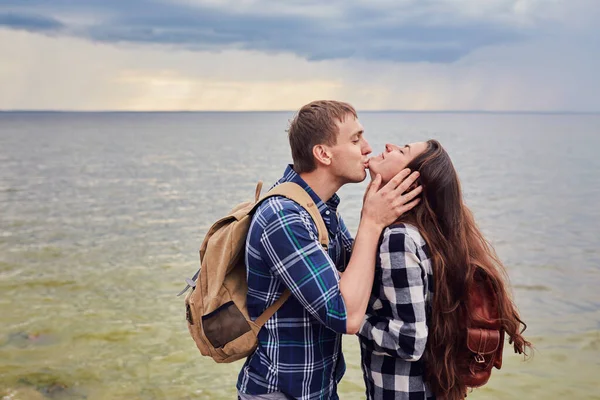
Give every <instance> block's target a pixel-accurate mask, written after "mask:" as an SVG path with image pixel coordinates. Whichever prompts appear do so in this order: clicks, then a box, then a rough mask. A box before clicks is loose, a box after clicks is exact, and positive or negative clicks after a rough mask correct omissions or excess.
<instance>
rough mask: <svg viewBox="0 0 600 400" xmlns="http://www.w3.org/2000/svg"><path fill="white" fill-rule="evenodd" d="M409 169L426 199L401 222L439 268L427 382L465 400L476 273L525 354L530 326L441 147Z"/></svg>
mask: <svg viewBox="0 0 600 400" xmlns="http://www.w3.org/2000/svg"><path fill="white" fill-rule="evenodd" d="M408 168H410V169H411V170H413V171H419V172H420V176H419V180H420V183H421V185H422V186H423V193H422V199H421V202H420V203H419V204H418V205H417V206H416V207H415V208H414V209H413V210H411V211H410V212H409V213H407V214H406V215H405V216H403V217H402V218H401V220H402V221H403V222H407V223H411V224H413V225H415V226H416V227H417V228H418V230H419V232H420V233H421V234H422V235H423V238H424V239H425V242H426V243H427V245H428V247H429V250H430V253H431V258H432V268H433V281H434V293H433V299H432V310H431V318H430V322H429V337H428V339H427V346H426V350H425V354H424V360H425V370H426V374H425V375H426V376H425V378H426V380H427V381H428V382H429V385H430V387H431V389H432V391H433V392H434V393H435V394H436V396H437V397H438V398H442V399H448V400H455V399H463V398H464V397H465V394H466V392H467V387H466V386H465V385H464V383H463V382H462V381H461V379H460V376H459V373H458V364H457V354H459V351H461V349H462V348H463V346H464V344H463V343H466V338H465V333H464V332H465V321H466V318H467V315H466V310H465V304H466V295H467V293H468V290H467V288H468V287H469V285H470V282H471V281H472V280H473V277H474V274H475V271H476V270H479V272H484V273H485V274H486V275H487V276H488V277H489V279H490V281H491V283H492V286H493V287H494V289H495V291H496V295H497V302H498V313H499V316H500V318H501V321H502V327H503V329H504V331H505V332H506V334H507V335H508V336H509V338H510V340H509V342H510V343H512V344H513V346H514V349H515V352H517V353H519V354H521V353H524V352H525V350H526V349H527V348H530V347H531V344H530V343H529V342H528V341H526V340H525V339H524V337H523V336H522V333H523V331H524V330H525V328H526V327H527V325H526V324H525V323H524V322H523V321H522V320H521V318H520V316H519V312H518V310H517V308H516V306H515V304H514V303H513V301H512V299H511V294H510V290H509V286H508V276H507V274H506V270H505V268H504V266H503V265H502V263H501V262H500V260H499V259H498V256H497V255H496V252H495V251H494V249H493V248H492V246H491V245H490V244H489V242H488V241H487V240H486V239H485V238H484V237H483V235H482V233H481V231H480V230H479V228H478V227H477V225H476V224H475V221H474V219H473V214H472V213H471V211H470V210H469V209H468V208H467V207H466V205H465V204H464V202H463V197H462V193H461V188H460V182H459V180H458V176H457V174H456V170H455V169H454V166H453V165H452V161H451V160H450V157H449V156H448V153H446V151H445V150H444V148H443V147H442V146H441V145H440V143H439V142H437V141H436V140H429V141H427V149H426V150H425V151H424V152H423V153H422V154H420V155H419V156H417V157H416V158H415V159H414V160H413V161H412V162H411V163H410V164H409V165H408ZM525 355H527V354H526V353H525Z"/></svg>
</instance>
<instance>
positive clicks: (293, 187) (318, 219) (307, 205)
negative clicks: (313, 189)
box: [254, 182, 329, 250]
mask: <svg viewBox="0 0 600 400" xmlns="http://www.w3.org/2000/svg"><path fill="white" fill-rule="evenodd" d="M261 183H262V182H260V183H259V184H261ZM256 189H257V192H258V190H259V188H258V185H257V187H256ZM274 196H283V197H285V198H288V199H290V200H292V201H293V202H295V203H297V204H298V205H299V206H301V207H302V208H304V209H305V210H306V211H307V212H308V213H309V214H310V216H311V218H312V219H313V221H314V222H315V225H316V226H317V232H318V234H319V243H321V246H322V247H323V248H324V249H325V250H327V249H328V248H329V233H328V232H327V227H326V226H325V221H323V217H322V216H321V213H320V212H319V209H318V208H317V205H316V204H315V202H314V201H313V199H312V197H310V195H309V194H308V193H307V192H306V190H304V189H303V188H302V186H300V185H298V184H297V183H294V182H284V183H282V184H279V185H277V186H275V187H274V188H273V189H271V190H269V192H268V193H267V194H265V195H264V196H263V197H262V198H261V199H260V200H259V201H258V202H257V203H256V205H255V206H254V207H255V208H256V207H257V206H258V205H259V204H260V203H262V202H263V201H264V200H266V199H268V198H269V197H274Z"/></svg>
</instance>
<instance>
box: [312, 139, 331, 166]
mask: <svg viewBox="0 0 600 400" xmlns="http://www.w3.org/2000/svg"><path fill="white" fill-rule="evenodd" d="M313 156H314V157H315V161H316V162H318V163H321V164H323V165H331V158H332V154H331V151H330V150H329V148H328V147H327V146H325V145H323V144H318V145H316V146H314V147H313Z"/></svg>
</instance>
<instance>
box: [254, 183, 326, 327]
mask: <svg viewBox="0 0 600 400" xmlns="http://www.w3.org/2000/svg"><path fill="white" fill-rule="evenodd" d="M261 189H262V181H260V182H258V184H257V185H256V194H255V201H256V206H255V207H257V206H258V204H260V203H262V201H263V200H265V199H267V198H269V197H273V196H283V197H285V198H288V199H290V200H292V201H294V202H296V203H297V204H298V205H300V206H301V207H302V208H304V209H305V210H306V211H307V212H308V213H309V214H310V216H311V218H312V219H313V221H314V222H315V225H317V232H318V234H319V243H321V246H322V247H323V249H325V251H327V249H328V248H329V234H328V232H327V227H326V226H325V221H323V217H322V216H321V213H320V212H319V209H318V208H317V206H316V204H315V202H314V201H313V199H312V197H310V195H309V194H308V193H307V192H306V190H304V189H303V188H302V186H300V185H298V184H297V183H294V182H284V183H282V184H279V185H277V186H275V187H274V188H273V189H271V190H269V192H268V193H267V194H265V195H264V196H263V197H261V198H260V199H259V195H260V190H261ZM290 295H291V293H290V291H289V289H285V290H284V291H283V292H282V293H281V297H280V298H278V299H277V301H275V303H273V304H271V305H270V306H269V307H268V308H267V309H266V310H265V311H264V312H263V313H262V314H261V315H260V316H259V317H258V318H256V320H255V321H254V323H255V324H256V325H258V327H260V328H262V327H263V325H264V324H265V323H266V322H267V321H268V320H269V318H271V317H272V316H273V315H274V314H275V313H276V312H277V310H279V309H280V308H281V306H282V305H283V303H285V302H286V300H287V299H288V298H289V297H290Z"/></svg>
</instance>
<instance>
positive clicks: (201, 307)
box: [179, 182, 329, 363]
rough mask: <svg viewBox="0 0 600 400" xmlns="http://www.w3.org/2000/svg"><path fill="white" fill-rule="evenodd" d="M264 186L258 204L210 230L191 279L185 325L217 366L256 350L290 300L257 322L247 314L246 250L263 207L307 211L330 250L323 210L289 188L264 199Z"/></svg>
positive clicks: (282, 299) (246, 205) (235, 211)
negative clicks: (270, 203)
mask: <svg viewBox="0 0 600 400" xmlns="http://www.w3.org/2000/svg"><path fill="white" fill-rule="evenodd" d="M261 189H262V182H258V184H257V185H256V193H255V196H254V201H253V202H245V203H241V204H238V205H237V206H236V207H235V208H234V209H233V210H231V212H229V214H228V215H227V216H225V217H224V218H221V219H220V220H218V221H217V222H215V223H214V224H213V226H211V228H210V229H209V231H208V233H207V234H206V236H205V238H204V241H203V242H202V245H201V247H200V270H199V271H198V272H197V273H196V275H195V276H194V278H193V279H186V282H187V284H188V287H186V288H185V289H184V290H183V291H182V292H181V293H179V295H181V294H183V293H185V291H187V290H188V289H189V288H190V287H191V288H192V291H191V292H190V293H189V294H188V295H187V296H186V298H185V307H186V320H187V324H188V329H189V331H190V334H191V335H192V338H193V339H194V342H196V345H197V346H198V349H199V350H200V353H202V355H203V356H209V357H212V358H213V360H215V361H216V362H218V363H229V362H233V361H236V360H239V359H241V358H244V357H247V356H249V355H250V354H252V352H254V349H255V348H256V346H257V335H258V332H259V331H260V329H261V328H262V326H263V325H264V324H265V322H266V321H267V320H268V319H269V318H271V317H272V316H273V314H275V312H276V311H277V310H278V309H279V308H280V307H281V306H282V305H283V303H284V302H285V301H286V300H287V299H288V297H289V296H290V292H289V290H287V289H286V290H285V291H284V292H283V294H282V295H281V297H280V298H279V299H278V300H277V301H276V302H275V303H274V304H273V305H271V306H270V307H269V308H267V309H266V310H265V312H264V313H263V314H262V315H260V316H259V317H258V318H257V319H256V320H255V321H252V320H251V319H250V318H249V316H248V310H247V308H246V294H247V292H248V284H247V282H246V265H245V262H244V258H245V257H244V253H245V251H244V249H245V245H246V236H247V235H248V231H249V229H250V222H251V220H252V215H253V214H254V211H255V210H256V208H257V207H258V205H259V204H260V203H261V202H262V201H264V200H265V199H267V198H269V197H273V196H283V197H286V198H288V199H290V200H293V201H294V202H296V203H298V205H300V206H302V207H303V208H304V209H305V210H306V211H308V213H309V214H310V216H311V217H312V219H313V221H314V222H315V224H316V226H317V230H318V233H319V242H320V243H321V245H322V246H323V247H324V248H325V249H327V247H328V245H329V236H328V234H327V228H326V227H325V222H324V221H323V218H322V217H321V214H320V213H319V209H318V208H317V206H316V205H315V203H314V202H313V200H312V198H311V197H310V195H309V194H308V193H307V192H306V191H305V190H304V189H303V188H302V187H301V186H299V185H297V184H295V183H293V182H285V183H282V184H280V185H278V186H275V187H274V188H273V189H271V190H270V191H269V192H268V193H267V194H266V195H265V196H263V197H262V198H261V197H260V192H261Z"/></svg>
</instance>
